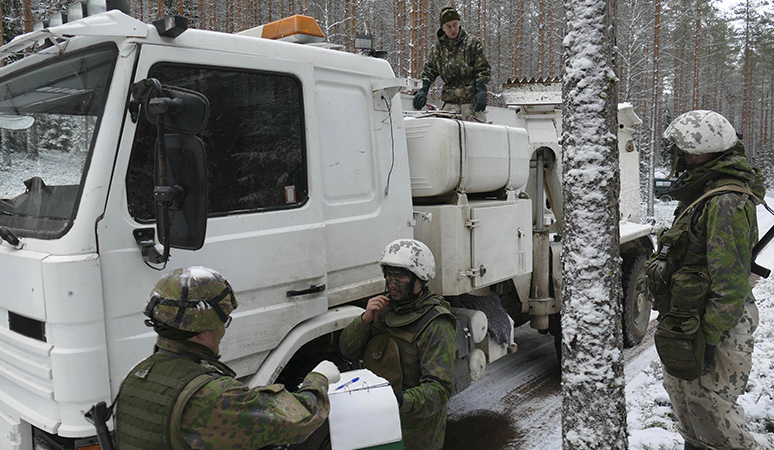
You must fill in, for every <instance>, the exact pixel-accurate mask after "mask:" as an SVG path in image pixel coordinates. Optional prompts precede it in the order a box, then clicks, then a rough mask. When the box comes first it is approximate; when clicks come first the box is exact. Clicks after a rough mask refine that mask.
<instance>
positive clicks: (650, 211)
mask: <svg viewBox="0 0 774 450" xmlns="http://www.w3.org/2000/svg"><path fill="white" fill-rule="evenodd" d="M655 3H656V5H655V6H656V12H655V15H654V21H653V105H652V114H651V126H652V127H653V130H652V133H653V134H652V138H651V141H650V155H649V158H648V159H649V161H650V164H649V167H648V195H647V197H648V201H647V212H646V215H647V216H648V217H654V216H655V211H654V208H655V206H654V204H653V203H654V198H653V183H655V178H656V174H655V168H656V162H657V161H658V156H659V153H660V152H661V107H660V106H661V105H660V102H661V77H660V75H659V65H660V58H659V48H660V47H661V0H655Z"/></svg>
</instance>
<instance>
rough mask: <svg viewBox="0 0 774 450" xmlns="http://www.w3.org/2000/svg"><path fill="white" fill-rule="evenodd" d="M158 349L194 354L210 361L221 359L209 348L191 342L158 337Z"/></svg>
mask: <svg viewBox="0 0 774 450" xmlns="http://www.w3.org/2000/svg"><path fill="white" fill-rule="evenodd" d="M156 347H157V348H159V349H162V350H166V351H168V352H172V353H180V354H186V353H193V354H198V355H201V356H203V357H206V358H208V359H216V360H217V359H219V358H220V355H216V354H215V352H213V351H212V350H211V349H210V348H209V347H207V346H204V345H201V344H197V343H196V342H191V341H173V340H171V339H167V338H164V337H161V336H158V338H157V339H156Z"/></svg>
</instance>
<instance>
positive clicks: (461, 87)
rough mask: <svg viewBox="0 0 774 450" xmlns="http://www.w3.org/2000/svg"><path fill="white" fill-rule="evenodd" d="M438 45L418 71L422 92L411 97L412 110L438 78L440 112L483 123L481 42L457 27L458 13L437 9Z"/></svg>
mask: <svg viewBox="0 0 774 450" xmlns="http://www.w3.org/2000/svg"><path fill="white" fill-rule="evenodd" d="M438 21H439V23H440V24H441V28H440V29H439V30H438V32H437V33H436V35H437V36H438V42H436V43H435V45H433V48H432V50H430V57H429V59H428V61H427V62H426V63H425V66H424V68H423V69H422V75H421V79H422V89H420V90H419V91H417V93H416V94H415V95H414V109H422V108H423V107H424V106H425V103H426V102H427V93H428V91H429V90H430V85H431V84H433V81H435V79H436V78H438V77H439V76H440V77H441V79H442V80H443V82H444V85H443V91H442V92H441V100H443V102H444V105H443V109H447V110H451V111H455V112H459V113H460V114H461V115H462V118H463V119H466V120H467V119H468V118H469V117H470V116H474V117H475V118H476V119H477V120H478V121H481V122H485V121H486V115H485V114H484V112H483V111H484V109H485V108H486V84H487V83H488V82H489V78H490V76H491V68H490V67H489V62H488V61H487V59H486V56H485V55H484V47H483V45H481V41H479V40H478V39H477V38H475V37H473V36H470V35H469V34H467V33H466V32H465V30H463V29H462V27H461V26H460V14H459V13H458V12H457V10H456V9H454V8H452V7H448V6H447V7H445V8H443V9H442V10H441V15H440V17H439V19H438Z"/></svg>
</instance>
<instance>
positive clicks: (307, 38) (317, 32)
mask: <svg viewBox="0 0 774 450" xmlns="http://www.w3.org/2000/svg"><path fill="white" fill-rule="evenodd" d="M237 34H241V35H244V36H254V37H261V38H264V39H276V40H279V41H290V42H297V43H301V44H310V43H316V42H322V41H323V39H325V35H324V34H323V32H322V30H321V29H320V25H318V24H317V21H316V20H314V18H313V17H309V16H302V15H300V14H296V15H295V16H290V17H285V18H284V19H280V20H275V21H274V22H270V23H267V24H265V25H261V26H258V27H255V28H250V29H249V30H244V31H240V32H239V33H237Z"/></svg>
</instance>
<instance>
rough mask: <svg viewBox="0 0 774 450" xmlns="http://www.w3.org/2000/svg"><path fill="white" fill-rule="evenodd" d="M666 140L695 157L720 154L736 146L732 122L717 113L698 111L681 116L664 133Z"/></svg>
mask: <svg viewBox="0 0 774 450" xmlns="http://www.w3.org/2000/svg"><path fill="white" fill-rule="evenodd" d="M664 138H665V139H668V140H670V141H671V142H672V143H673V144H675V145H676V146H677V147H678V148H679V149H680V150H682V151H684V152H685V153H690V154H693V155H701V154H705V153H718V152H722V151H724V150H728V149H729V148H731V147H733V146H734V145H736V141H737V137H736V131H735V130H734V127H733V125H731V122H729V121H728V119H726V118H725V117H723V116H722V115H720V114H718V113H716V112H715V111H707V110H701V109H700V110H696V111H688V112H686V113H683V114H680V115H679V116H677V117H676V118H675V120H673V121H672V123H670V124H669V126H668V127H667V129H666V130H665V131H664Z"/></svg>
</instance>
